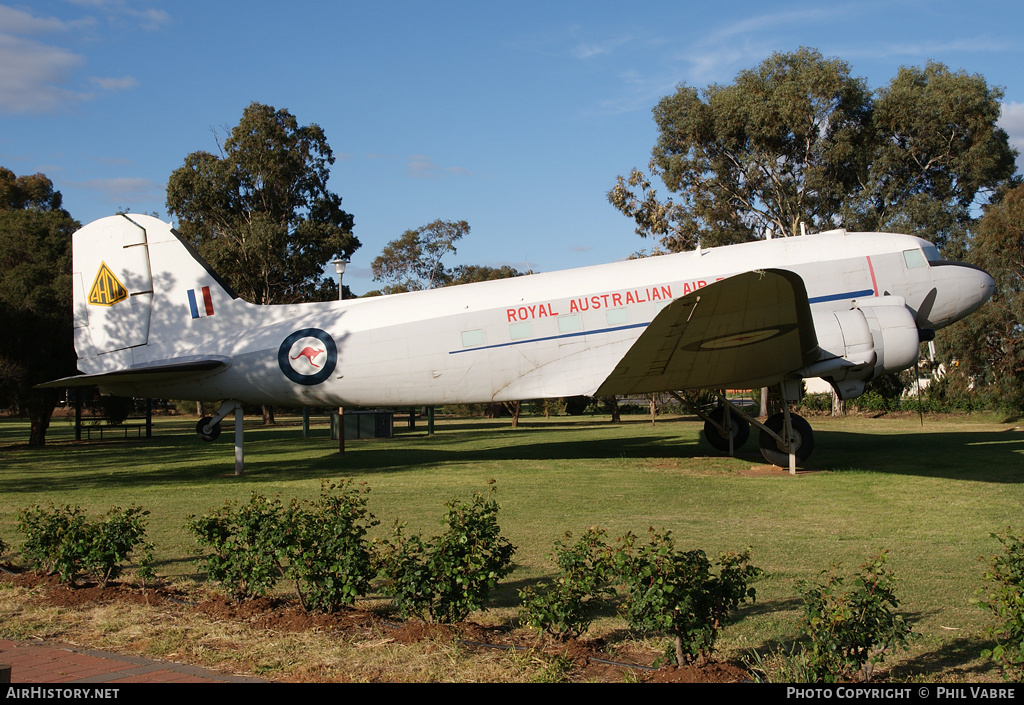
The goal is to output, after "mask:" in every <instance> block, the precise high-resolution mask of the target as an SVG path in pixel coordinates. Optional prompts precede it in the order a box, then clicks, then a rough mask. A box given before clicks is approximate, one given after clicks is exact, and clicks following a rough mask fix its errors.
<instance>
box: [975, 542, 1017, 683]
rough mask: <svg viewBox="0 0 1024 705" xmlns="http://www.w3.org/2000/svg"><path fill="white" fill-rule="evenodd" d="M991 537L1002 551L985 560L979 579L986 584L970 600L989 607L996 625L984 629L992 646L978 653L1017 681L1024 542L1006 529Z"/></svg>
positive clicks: (1009, 677)
mask: <svg viewBox="0 0 1024 705" xmlns="http://www.w3.org/2000/svg"><path fill="white" fill-rule="evenodd" d="M992 538H994V539H996V540H997V541H999V542H1000V543H1001V544H1002V545H1003V553H1002V554H997V555H994V556H991V557H990V558H989V559H988V570H986V571H985V572H984V574H983V575H982V578H983V579H984V580H985V582H986V583H990V586H989V587H988V588H981V589H979V590H978V599H976V600H974V602H975V603H977V604H978V605H980V606H981V607H983V608H985V609H987V610H989V611H990V612H991V613H992V615H993V616H994V617H996V619H998V620H999V624H996V625H994V626H992V627H990V628H989V629H988V635H989V636H990V637H991V638H992V639H994V640H995V642H996V646H995V647H994V648H992V649H986V650H984V651H983V652H982V655H983V656H984V657H986V658H991V659H993V660H995V661H997V662H999V663H1000V664H1002V666H1003V669H1004V672H1005V675H1006V677H1007V678H1008V679H1010V680H1012V681H1018V682H1019V681H1020V680H1021V679H1022V678H1024V542H1022V541H1021V539H1020V538H1018V537H1017V536H1014V535H1013V534H1012V533H1011V532H1010V530H1009V529H1007V531H1006V533H1005V534H1003V535H999V534H992Z"/></svg>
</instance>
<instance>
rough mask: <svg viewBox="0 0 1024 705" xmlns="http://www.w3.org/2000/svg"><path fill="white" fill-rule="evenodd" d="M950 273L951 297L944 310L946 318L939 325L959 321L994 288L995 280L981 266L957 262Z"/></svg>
mask: <svg viewBox="0 0 1024 705" xmlns="http://www.w3.org/2000/svg"><path fill="white" fill-rule="evenodd" d="M947 271H948V270H947ZM950 273H951V274H952V275H953V277H952V278H953V280H954V281H953V282H951V283H952V284H953V286H952V287H951V290H950V294H952V296H953V298H952V299H951V300H950V301H949V304H950V305H949V310H948V311H947V312H946V315H947V317H948V320H946V321H945V322H944V323H941V324H940V326H939V327H942V326H943V325H949V324H950V323H953V322H954V321H959V320H960V319H961V318H963V317H964V316H967V315H968V314H970V313H973V312H974V311H976V310H978V308H980V307H981V305H982V304H983V303H985V302H986V301H988V300H989V299H990V298H991V297H992V294H993V293H994V292H995V290H996V282H995V280H994V279H993V278H992V275H991V274H989V273H988V272H986V271H985V270H984V269H982V268H981V267H977V266H975V265H972V264H966V263H963V262H957V263H956V264H955V268H954V269H953V270H952V271H951V272H950Z"/></svg>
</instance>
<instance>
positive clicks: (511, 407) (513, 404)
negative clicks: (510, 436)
mask: <svg viewBox="0 0 1024 705" xmlns="http://www.w3.org/2000/svg"><path fill="white" fill-rule="evenodd" d="M504 404H505V408H506V409H508V411H509V413H510V414H512V428H518V427H519V412H520V411H521V410H522V408H523V402H521V401H506V402H504Z"/></svg>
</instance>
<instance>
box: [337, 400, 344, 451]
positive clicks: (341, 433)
mask: <svg viewBox="0 0 1024 705" xmlns="http://www.w3.org/2000/svg"><path fill="white" fill-rule="evenodd" d="M338 455H340V456H341V457H342V458H344V457H345V409H344V408H343V407H340V406H339V407H338Z"/></svg>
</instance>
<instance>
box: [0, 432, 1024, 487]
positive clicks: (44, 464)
mask: <svg viewBox="0 0 1024 705" xmlns="http://www.w3.org/2000/svg"><path fill="white" fill-rule="evenodd" d="M421 426H422V425H421ZM699 428H700V424H699V423H695V422H693V421H692V419H690V418H686V417H681V418H668V419H664V420H661V419H659V421H658V425H657V426H654V427H652V426H651V425H650V423H649V421H648V420H646V419H640V418H639V417H638V418H637V419H629V420H628V421H627V422H626V423H623V424H619V425H611V424H608V423H601V422H599V421H595V420H594V419H590V418H585V419H579V420H577V419H575V418H574V419H571V420H566V419H559V420H557V421H554V420H552V421H546V420H543V419H530V420H529V421H527V422H526V423H524V424H523V427H522V428H519V429H511V428H509V427H508V426H507V425H505V424H504V423H502V422H495V421H488V420H477V419H468V420H465V421H458V422H450V421H449V422H446V423H445V424H444V426H443V428H441V429H440V430H439V432H438V433H437V434H436V435H434V436H426V435H425V428H417V429H415V430H411V431H410V430H407V429H405V430H403V429H397V430H398V431H399V434H398V435H396V437H395V438H392V439H382V440H373V441H366V440H361V441H349V442H348V444H347V452H346V454H345V456H344V457H339V455H338V452H337V445H336V443H337V442H336V441H331V440H330V439H329V438H328V436H327V431H326V429H323V428H319V429H315V430H314V434H313V436H312V437H311V438H310V439H308V440H303V439H302V438H301V435H300V431H299V427H298V426H297V425H295V424H289V425H281V426H276V427H259V426H256V427H249V428H247V429H246V444H245V453H246V466H245V472H246V474H245V475H244V476H243V477H235V476H234V474H233V455H232V434H231V433H229V432H225V433H223V434H222V435H221V437H220V439H218V441H216V442H214V443H211V444H205V443H201V442H199V441H198V440H196V438H195V436H194V434H192V433H191V432H190V431H186V430H183V429H178V430H177V431H176V432H175V431H167V430H166V429H158V432H157V434H156V435H155V436H154V437H153V438H152V439H148V440H130V441H116V442H115V441H104V442H82V443H76V442H73V441H70V442H69V441H64V442H57V443H53V444H51V445H49V446H47V447H46V448H43V449H40V450H22V449H19V448H16V447H11V446H8V447H7V448H4V449H2V450H0V454H2V455H3V456H4V472H3V473H0V492H2V493H19V492H41V491H49V490H75V489H89V488H100V487H119V486H138V485H153V486H160V485H176V484H182V483H184V484H189V483H191V484H195V485H206V484H209V483H211V482H221V481H225V482H233V483H239V482H242V483H254V484H259V483H263V482H282V481H290V480H308V479H311V478H313V479H316V478H320V477H323V478H333V477H339V476H351V477H366V476H374V475H380V474H382V473H403V472H411V471H416V470H420V469H423V468H433V467H441V466H445V465H460V464H475V463H491V462H495V463H506V462H516V461H523V462H538V463H544V462H548V461H555V462H558V461H580V460H587V459H594V460H607V459H644V458H672V459H683V460H685V459H688V458H693V459H697V458H703V457H706V456H708V455H714V451H711V450H710V447H709V446H707V445H706V444H705V443H704V442H703V441H699V440H698V433H699ZM883 428H884V427H883ZM751 435H753V436H755V438H754V439H751V440H750V441H748V443H747V445H746V447H745V448H744V449H743V451H742V452H740V453H738V454H737V455H738V457H739V458H740V459H742V460H744V461H750V462H754V463H759V462H760V458H759V454H758V453H757V450H756V448H757V445H756V434H751ZM815 435H816V438H815V441H816V447H817V450H816V452H815V456H814V457H813V458H812V459H811V462H810V463H809V464H808V466H807V467H808V469H812V470H813V469H820V470H829V471H831V472H850V471H853V472H866V473H882V474H886V473H893V474H900V475H910V476H927V477H940V478H952V479H960V480H971V481H977V482H990V483H1018V482H1021V481H1022V479H1024V472H1021V470H1020V468H1021V467H1022V464H1021V459H1022V456H1024V434H1022V433H1019V432H1013V431H992V430H983V429H979V430H971V429H970V428H965V429H963V430H957V431H954V432H949V433H937V432H935V431H927V430H925V431H922V432H919V433H918V432H911V433H884V432H883V433H852V432H848V431H842V430H820V431H818V432H817V433H816V434H815Z"/></svg>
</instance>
